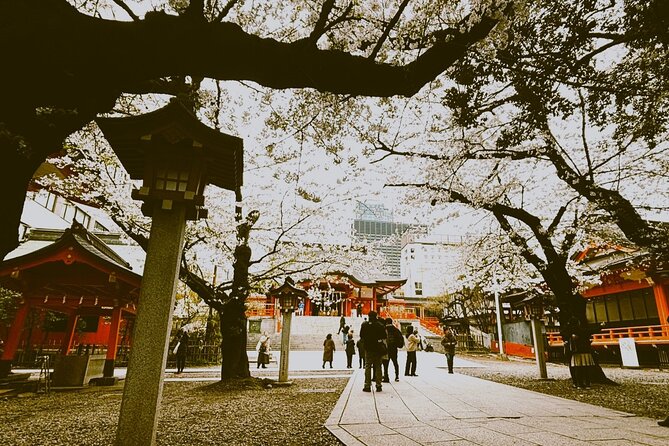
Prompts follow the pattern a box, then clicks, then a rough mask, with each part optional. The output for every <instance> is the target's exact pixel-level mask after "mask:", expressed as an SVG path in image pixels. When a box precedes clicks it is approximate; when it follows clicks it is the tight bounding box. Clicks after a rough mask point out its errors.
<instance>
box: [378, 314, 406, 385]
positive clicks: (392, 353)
mask: <svg viewBox="0 0 669 446" xmlns="http://www.w3.org/2000/svg"><path fill="white" fill-rule="evenodd" d="M386 344H387V345H388V359H386V360H384V362H383V365H384V368H383V373H384V375H383V382H386V383H389V382H390V374H389V369H390V362H391V361H392V363H393V368H394V369H395V382H397V381H399V380H400V366H399V363H398V362H397V350H398V349H400V348H402V347H404V336H402V332H401V331H400V330H399V328H397V327H395V325H393V319H392V318H386Z"/></svg>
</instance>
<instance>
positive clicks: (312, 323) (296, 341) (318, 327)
mask: <svg viewBox="0 0 669 446" xmlns="http://www.w3.org/2000/svg"><path fill="white" fill-rule="evenodd" d="M362 322H363V318H361V317H349V318H346V325H348V326H349V327H351V329H352V330H353V337H354V338H355V340H356V341H357V340H358V337H359V334H360V326H361V325H362ZM275 325H276V324H275ZM337 330H339V316H293V321H292V324H291V328H290V349H291V350H322V349H323V341H325V336H326V335H327V334H328V333H330V334H332V338H333V339H334V340H335V345H336V346H337V349H338V350H339V349H341V348H342V342H341V341H342V335H341V333H340V334H337ZM260 336H261V335H260V334H259V333H249V334H248V338H247V342H246V348H247V350H255V348H256V344H257V343H258V340H259V339H260ZM269 336H270V346H271V349H272V350H279V349H280V348H281V333H280V332H278V333H269Z"/></svg>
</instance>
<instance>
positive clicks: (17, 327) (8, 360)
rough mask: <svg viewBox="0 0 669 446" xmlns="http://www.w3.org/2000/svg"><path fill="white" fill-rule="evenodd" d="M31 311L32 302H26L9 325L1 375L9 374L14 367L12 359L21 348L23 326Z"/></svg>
mask: <svg viewBox="0 0 669 446" xmlns="http://www.w3.org/2000/svg"><path fill="white" fill-rule="evenodd" d="M29 312H30V304H29V303H28V302H25V303H24V304H23V305H21V306H20V307H19V308H18V310H17V311H16V315H15V316H14V321H13V322H12V326H11V327H9V333H8V335H7V342H5V350H4V351H3V353H2V358H1V359H0V377H4V376H7V375H8V374H9V372H10V371H11V369H12V361H13V360H14V355H15V354H16V350H17V349H18V348H19V341H20V340H21V334H22V333H23V326H24V325H25V322H26V317H27V316H28V313H29Z"/></svg>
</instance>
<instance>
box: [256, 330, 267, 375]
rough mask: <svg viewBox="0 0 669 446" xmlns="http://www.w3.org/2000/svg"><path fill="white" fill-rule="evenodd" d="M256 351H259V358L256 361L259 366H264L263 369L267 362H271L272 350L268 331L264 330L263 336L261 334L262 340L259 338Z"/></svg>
mask: <svg viewBox="0 0 669 446" xmlns="http://www.w3.org/2000/svg"><path fill="white" fill-rule="evenodd" d="M256 351H257V352H258V359H257V361H256V364H257V366H258V368H260V367H261V366H262V368H263V369H266V368H267V364H269V352H270V345H269V336H267V332H263V334H262V336H260V340H258V344H256Z"/></svg>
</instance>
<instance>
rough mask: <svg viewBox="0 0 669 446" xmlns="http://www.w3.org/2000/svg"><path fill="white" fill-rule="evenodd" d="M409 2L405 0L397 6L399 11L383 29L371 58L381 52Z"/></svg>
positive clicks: (374, 57)
mask: <svg viewBox="0 0 669 446" xmlns="http://www.w3.org/2000/svg"><path fill="white" fill-rule="evenodd" d="M408 4H409V0H404V1H402V3H401V4H400V6H399V7H398V8H397V11H396V12H395V15H394V16H393V18H392V19H391V20H390V22H388V25H387V26H386V28H385V29H384V30H383V33H382V34H381V37H379V40H378V42H376V46H374V49H373V50H372V52H371V54H370V55H369V57H368V58H369V59H370V60H374V59H376V56H377V54H379V51H380V50H381V47H382V46H383V43H384V42H385V41H386V39H387V38H388V35H389V34H390V31H391V30H392V29H393V28H394V27H395V25H397V22H398V21H399V20H400V17H401V16H402V13H403V12H404V9H405V8H406V7H407V5H408Z"/></svg>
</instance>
